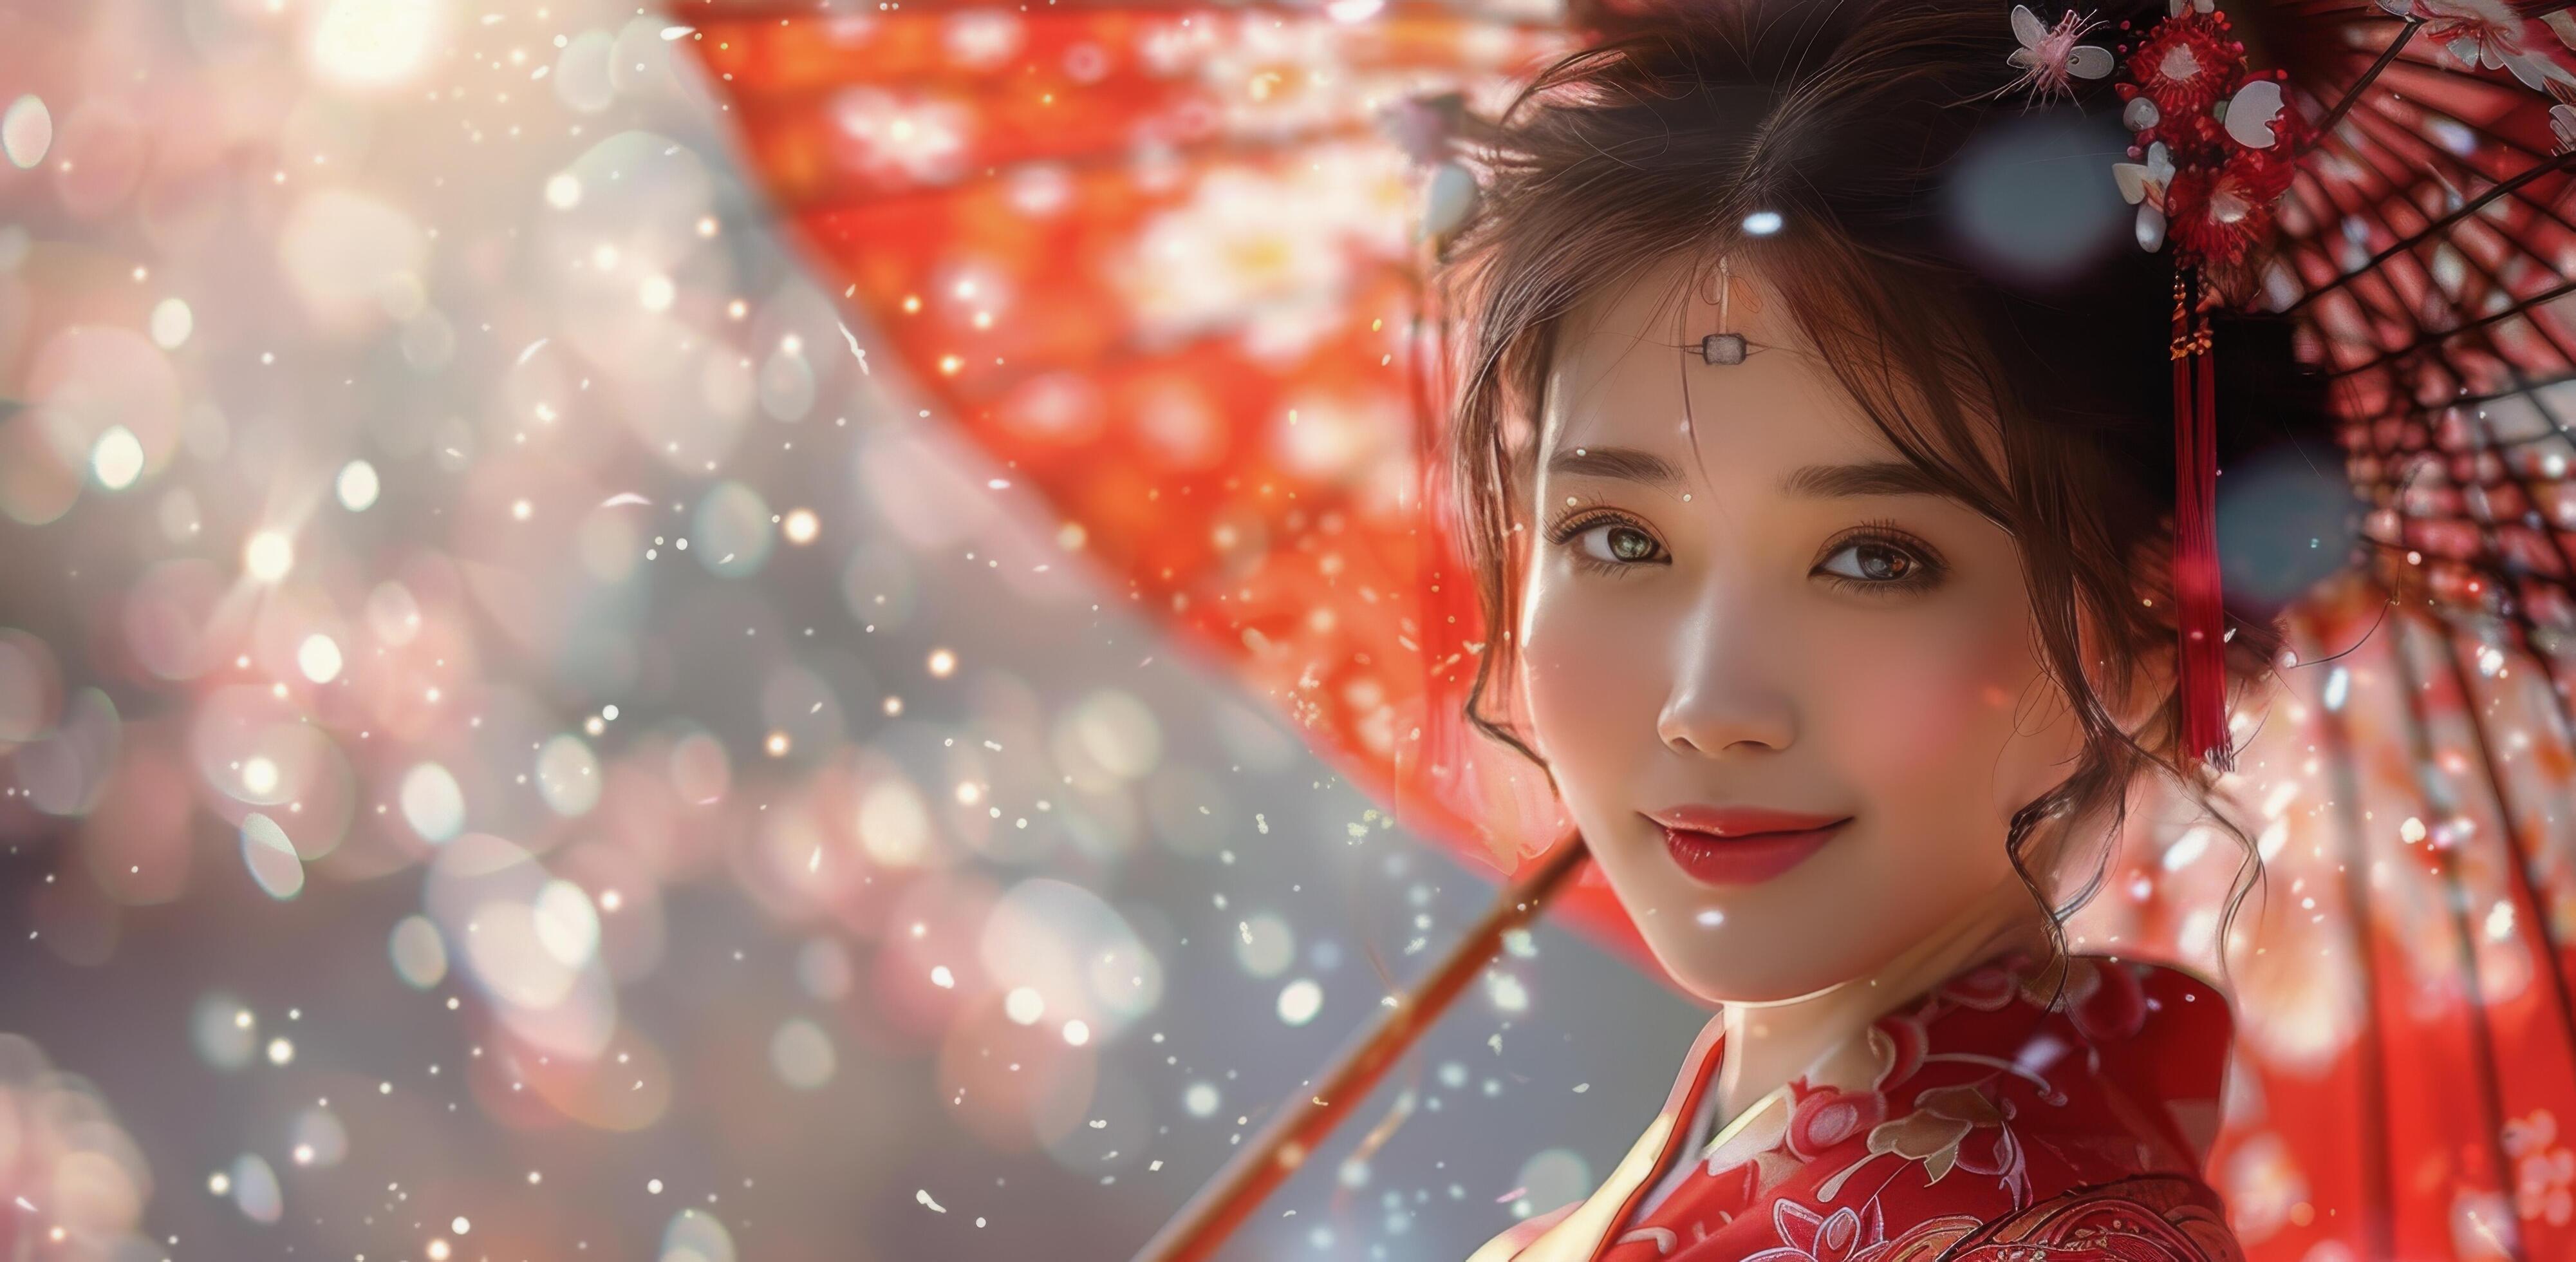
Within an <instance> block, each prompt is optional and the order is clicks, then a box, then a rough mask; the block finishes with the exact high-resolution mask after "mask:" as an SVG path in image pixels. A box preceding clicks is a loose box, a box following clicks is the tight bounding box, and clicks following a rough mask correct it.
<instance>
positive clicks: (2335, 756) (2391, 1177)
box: [2299, 573, 2398, 1262]
mask: <svg viewBox="0 0 2576 1262" xmlns="http://www.w3.org/2000/svg"><path fill="white" fill-rule="evenodd" d="M2360 581H2361V585H2362V590H2364V591H2376V592H2379V593H2380V595H2381V597H2382V604H2381V607H2380V614H2381V616H2382V617H2383V618H2385V617H2386V615H2387V613H2388V610H2389V607H2390V606H2392V605H2393V604H2394V603H2395V597H2393V596H2391V595H2389V593H2388V592H2387V591H2386V590H2385V589H2384V588H2381V587H2380V586H2379V584H2378V583H2377V582H2376V581H2375V580H2373V579H2371V578H2370V577H2369V576H2368V574H2367V573H2365V574H2363V575H2362V576H2361V580H2360ZM2299 620H2300V621H2301V622H2305V621H2306V620H2307V619H2306V617H2305V616H2304V615H2302V616H2300V619H2299ZM2377 629H2378V625H2377V624H2376V623H2374V624H2372V631H2374V632H2375V631H2376V630H2377ZM2363 638H2365V639H2367V638H2368V634H2367V633H2365V635H2364V637H2363ZM2320 647H2322V645H2320ZM2345 651H2346V652H2350V651H2351V650H2349V649H2347V650H2345ZM2325 660H2329V661H2330V660H2332V659H2331V658H2328V659H2325ZM2318 712H2319V713H2320V714H2321V715H2322V716H2323V717H2322V718H2320V719H2319V720H2318V726H2319V728H2320V730H2321V732H2322V734H2323V736H2324V743H2325V746H2326V761H2327V763H2328V764H2329V765H2331V766H2332V767H2333V768H2334V769H2335V802H2336V804H2337V806H2339V807H2340V808H2341V812H2342V815H2343V823H2344V826H2343V828H2342V829H2341V830H2340V831H2339V832H2337V833H2336V838H2337V842H2338V847H2337V848H2338V849H2341V850H2342V851H2343V852H2344V862H2343V863H2342V864H2340V865H2338V866H2340V867H2341V868H2342V869H2343V874H2344V881H2343V883H2344V900H2345V902H2346V903H2347V904H2349V905H2350V906H2351V907H2352V908H2353V909H2354V914H2353V915H2352V916H2351V917H2350V918H2349V924H2350V926H2351V934H2350V937H2351V948H2352V957H2353V963H2354V966H2355V967H2356V968H2358V969H2359V970H2360V972H2361V996H2362V1009H2363V1011H2362V1017H2363V1020H2362V1026H2363V1028H2364V1029H2365V1030H2367V1031H2368V1034H2367V1035H2365V1036H2364V1037H2363V1038H2362V1039H2361V1040H2360V1046H2359V1048H2358V1049H2357V1054H2358V1055H2359V1057H2360V1060H2361V1084H2360V1086H2361V1103H2362V1115H2363V1126H2362V1128H2361V1133H2362V1136H2363V1143H2362V1158H2361V1164H2362V1168H2363V1169H2364V1170H2365V1171H2366V1172H2367V1176H2366V1177H2367V1178H2368V1180H2369V1182H2370V1185H2371V1187H2373V1188H2374V1189H2375V1190H2376V1191H2377V1192H2378V1196H2377V1197H2376V1198H2375V1199H2373V1200H2370V1201H2368V1202H2366V1203H2365V1208H2364V1218H2363V1229H2364V1230H2365V1231H2367V1232H2368V1233H2369V1235H2370V1245H2371V1252H2370V1258H2371V1259H2372V1262H2394V1259H2395V1258H2396V1257H2397V1238H2396V1221H2395V1217H2394V1212H2393V1209H2392V1208H2391V1207H2393V1206H2395V1205H2397V1204H2398V1198H2397V1171H2396V1168H2395V1164H2394V1163H2393V1162H2392V1161H2390V1159H2389V1155H2388V1129H2389V1125H2390V1122H2389V1117H2388V1046H2387V1041H2388V1031H2387V1029H2386V1028H2385V1026H2384V1025H2383V1023H2382V1022H2381V1021H2380V1020H2379V1012H2378V996H2379V959H2378V955H2377V953H2376V951H2375V950H2374V949H2373V946H2372V943H2371V937H2370V914H2369V913H2370V903H2371V899H2370V880H2369V878H2368V876H2367V875H2366V874H2367V873H2368V872H2369V870H2370V863H2369V860H2368V858H2367V856H2365V855H2362V854H2360V853H2359V852H2358V845H2359V843H2360V841H2361V839H2362V838H2364V837H2367V836H2369V835H2370V834H2369V832H2368V830H2367V828H2366V827H2365V826H2364V823H2363V820H2362V818H2361V783H2360V777H2358V776H2357V775H2355V774H2354V773H2353V757H2354V755H2353V751H2352V737H2351V734H2350V733H2349V732H2347V731H2346V730H2345V726H2344V720H2343V711H2342V710H2341V709H2340V708H2339V707H2328V706H2322V705H2321V706H2319V707H2318Z"/></svg>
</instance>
